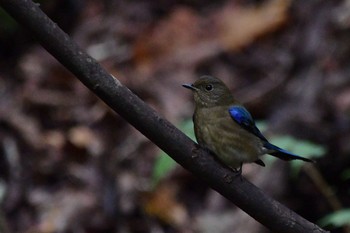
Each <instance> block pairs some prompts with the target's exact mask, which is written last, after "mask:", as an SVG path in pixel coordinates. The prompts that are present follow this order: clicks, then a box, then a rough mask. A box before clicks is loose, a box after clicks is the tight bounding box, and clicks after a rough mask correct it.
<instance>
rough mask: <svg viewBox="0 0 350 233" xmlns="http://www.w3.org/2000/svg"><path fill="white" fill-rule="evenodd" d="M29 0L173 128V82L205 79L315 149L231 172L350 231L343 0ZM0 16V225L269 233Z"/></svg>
mask: <svg viewBox="0 0 350 233" xmlns="http://www.w3.org/2000/svg"><path fill="white" fill-rule="evenodd" d="M40 2H41V7H42V9H43V10H44V11H45V12H46V13H47V14H48V15H49V16H50V17H51V18H52V19H53V20H54V21H55V22H57V24H58V25H59V26H60V27H61V28H63V29H64V30H65V31H66V32H68V33H69V34H70V35H71V36H72V37H73V38H74V40H75V41H76V42H77V43H78V44H79V45H80V46H81V47H83V48H84V49H86V50H87V51H88V52H89V54H90V55H91V56H93V57H94V58H95V59H97V60H98V61H99V62H100V63H101V64H102V65H103V66H104V67H105V68H106V69H107V70H108V71H109V72H110V73H111V74H113V75H114V76H115V77H117V78H118V79H119V80H120V81H121V82H122V83H123V84H125V85H126V86H127V87H129V88H130V89H131V90H132V91H133V92H134V93H136V94H137V95H138V96H139V97H140V98H142V99H143V100H144V101H145V102H147V103H148V104H149V105H151V106H152V107H153V108H155V109H156V110H157V111H158V112H159V113H160V114H161V115H163V116H164V117H165V118H167V119H168V120H170V121H171V122H172V123H174V124H175V125H177V126H181V125H184V124H185V123H186V122H190V121H191V116H192V112H193V100H192V96H191V93H189V91H188V90H185V89H184V88H182V87H181V84H183V83H191V82H194V81H195V80H196V79H197V78H198V77H199V76H201V75H204V74H210V75H214V76H216V77H219V78H221V79H222V80H224V82H226V84H227V85H228V86H229V87H230V89H231V90H232V92H233V93H234V95H235V96H236V98H237V99H239V100H240V101H241V102H243V103H245V104H246V107H247V108H248V109H249V110H250V111H251V113H252V114H253V116H254V117H255V119H256V120H259V121H261V122H263V123H264V125H267V131H266V132H265V133H266V135H267V137H268V138H271V137H274V138H275V139H276V140H278V139H280V138H282V136H278V135H288V136H289V139H292V141H293V140H294V141H293V143H292V144H294V145H292V147H296V148H298V145H299V146H300V144H298V143H299V142H300V143H309V142H312V143H313V144H311V145H312V146H311V154H312V151H313V148H314V150H315V151H316V147H321V148H323V151H326V152H325V153H320V154H323V156H318V157H317V158H316V160H317V163H316V164H315V165H311V166H309V165H304V164H303V165H302V167H301V169H300V171H299V172H296V173H295V172H294V173H293V166H291V164H290V163H285V162H283V161H271V163H268V164H267V167H265V168H261V167H259V166H257V165H255V164H249V165H245V166H244V174H243V175H244V176H245V177H247V178H248V179H249V180H250V181H252V182H253V183H254V184H255V185H257V186H258V187H260V188H261V189H262V190H264V191H265V192H266V193H268V194H269V195H270V196H272V197H273V198H275V199H277V200H278V201H280V202H282V203H283V204H285V205H287V206H288V207H289V208H291V209H292V210H294V211H295V212H297V213H299V214H300V215H302V216H303V217H305V218H306V219H308V220H310V221H312V222H315V223H320V222H319V221H320V219H322V218H324V217H325V216H327V215H328V216H329V214H332V213H338V215H336V218H333V219H332V220H330V222H333V224H335V225H333V226H331V225H329V226H328V229H333V230H332V232H350V230H349V225H348V226H346V223H349V222H350V220H349V219H350V217H349V215H350V214H349V212H350V211H349V208H350V197H349V192H350V186H349V184H350V156H349V155H350V143H349V142H350V78H349V76H350V66H349V64H350V1H349V0H344V1H321V0H309V1H303V0H295V1H291V0H290V1H289V0H266V1H254V0H250V1H243V0H241V1H239V0H232V1H224V0H220V1H197V0H178V1H176V0H172V1H167V0H154V1H142V0H133V1H128V0H105V1H93V0H51V1H40ZM0 18H1V20H0V96H1V97H0V203H1V211H0V229H1V232H4V233H15V232H19V233H54V232H57V233H70V232H71V233H102V232H103V233H109V232H111V233H112V232H123V233H124V232H125V233H128V232H130V233H138V232H140V233H142V232H154V233H161V232H166V233H167V232H184V233H186V232H189V233H191V232H198V233H212V232H215V233H229V232H239V233H245V232H247V233H255V232H262V233H263V232H269V231H268V230H267V229H266V228H264V227H263V226H262V225H261V224H259V223H257V222H256V221H255V220H254V219H252V218H251V217H249V216H248V215H246V214H245V213H244V212H242V211H241V210H239V209H237V208H236V207H235V206H234V205H233V204H231V203H229V202H228V201H227V200H225V199H224V198H222V197H221V196H220V195H219V194H217V193H216V192H214V191H213V190H211V189H210V188H208V186H207V185H206V184H205V183H204V182H203V181H201V180H199V179H197V178H195V177H193V176H192V175H191V174H189V173H188V172H186V171H185V170H183V169H182V168H181V167H180V166H176V167H175V168H173V169H168V166H169V167H170V168H171V167H172V166H171V165H169V161H166V159H165V160H164V159H163V160H160V159H159V158H160V157H159V156H162V155H161V153H160V151H159V149H158V148H157V147H155V146H154V145H153V144H152V143H151V142H149V141H148V140H147V138H145V137H144V136H142V135H141V134H140V133H139V132H137V131H136V130H135V129H134V128H133V127H131V126H130V125H129V124H128V123H127V122H126V121H125V120H123V119H122V118H121V117H119V116H118V115H116V114H114V113H113V112H111V111H110V110H109V108H108V107H107V106H106V105H105V104H103V103H102V102H101V101H100V100H99V99H97V98H96V97H95V96H94V95H93V94H92V93H91V92H90V91H89V90H88V89H87V88H85V87H84V86H83V85H82V84H81V83H80V82H79V81H78V80H77V79H75V78H74V77H73V76H72V74H70V73H69V72H68V71H67V70H66V69H65V68H63V67H62V65H60V64H59V63H58V62H57V61H56V60H55V59H54V58H53V57H51V55H49V54H48V53H47V52H46V51H45V50H44V49H43V48H42V47H41V46H40V45H38V44H37V43H36V41H35V39H33V38H32V37H31V36H30V35H28V33H26V32H25V30H24V29H23V28H21V27H20V26H19V25H17V24H15V23H14V22H13V21H12V20H11V19H10V18H9V17H8V16H7V15H6V14H5V13H4V12H0ZM189 131H192V129H191V128H190V130H189ZM278 145H279V146H283V145H281V144H278ZM313 145H314V146H313ZM286 149H291V148H286ZM315 154H316V153H315ZM262 159H263V160H264V161H266V160H268V159H269V158H268V156H264V157H263V158H262ZM162 161H166V162H162ZM156 169H158V170H161V175H160V177H157V178H155V175H154V174H156V173H157V171H158V170H157V171H156ZM292 174H294V175H292ZM338 210H342V211H341V212H339V211H338ZM336 211H338V212H336ZM333 217H334V216H333ZM344 219H345V220H344ZM272 221H273V220H272ZM346 221H348V222H346ZM321 222H322V221H321ZM323 222H324V221H323Z"/></svg>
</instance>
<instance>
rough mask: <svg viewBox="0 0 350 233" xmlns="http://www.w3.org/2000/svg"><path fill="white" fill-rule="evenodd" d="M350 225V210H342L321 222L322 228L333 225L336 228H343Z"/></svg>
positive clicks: (329, 215) (327, 216)
mask: <svg viewBox="0 0 350 233" xmlns="http://www.w3.org/2000/svg"><path fill="white" fill-rule="evenodd" d="M349 223H350V209H342V210H338V211H336V212H333V213H331V214H328V215H326V216H325V217H323V218H322V219H320V220H319V224H320V225H321V226H323V227H324V226H328V225H333V226H335V227H342V226H345V225H349Z"/></svg>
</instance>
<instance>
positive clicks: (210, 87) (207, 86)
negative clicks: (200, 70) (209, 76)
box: [205, 84, 213, 91]
mask: <svg viewBox="0 0 350 233" xmlns="http://www.w3.org/2000/svg"><path fill="white" fill-rule="evenodd" d="M205 90H207V91H211V90H213V85H211V84H208V85H206V86H205Z"/></svg>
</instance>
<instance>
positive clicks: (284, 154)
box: [264, 142, 314, 162]
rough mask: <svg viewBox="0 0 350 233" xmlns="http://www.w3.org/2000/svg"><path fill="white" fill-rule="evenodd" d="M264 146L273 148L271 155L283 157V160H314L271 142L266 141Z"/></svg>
mask: <svg viewBox="0 0 350 233" xmlns="http://www.w3.org/2000/svg"><path fill="white" fill-rule="evenodd" d="M264 147H265V148H266V149H268V150H272V152H270V153H269V154H270V155H272V156H275V157H277V158H279V159H282V160H286V161H289V160H295V159H298V160H303V161H305V162H314V161H313V160H311V159H307V158H304V157H301V156H299V155H296V154H293V153H291V152H289V151H287V150H284V149H282V148H279V147H278V146H275V145H273V144H271V143H269V142H265V144H264Z"/></svg>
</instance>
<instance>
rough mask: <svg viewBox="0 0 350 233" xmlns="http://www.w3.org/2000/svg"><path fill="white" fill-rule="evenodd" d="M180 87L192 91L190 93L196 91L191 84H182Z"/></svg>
mask: <svg viewBox="0 0 350 233" xmlns="http://www.w3.org/2000/svg"><path fill="white" fill-rule="evenodd" d="M182 86H183V87H185V88H187V89H190V90H192V91H196V90H197V88H195V87H194V86H193V84H182Z"/></svg>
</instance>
